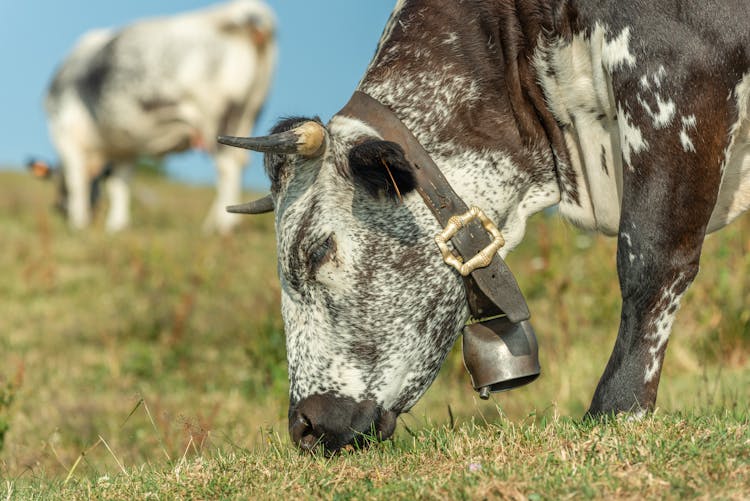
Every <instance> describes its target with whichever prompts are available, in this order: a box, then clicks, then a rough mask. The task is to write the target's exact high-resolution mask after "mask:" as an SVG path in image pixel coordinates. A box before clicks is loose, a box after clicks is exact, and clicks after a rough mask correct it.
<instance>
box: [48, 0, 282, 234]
mask: <svg viewBox="0 0 750 501" xmlns="http://www.w3.org/2000/svg"><path fill="white" fill-rule="evenodd" d="M274 30H275V19H274V15H273V13H272V12H271V10H270V9H269V8H268V7H267V6H266V5H265V4H263V3H262V2H260V1H258V0H235V1H233V2H229V3H225V4H221V5H217V6H213V7H209V8H205V9H201V10H197V11H192V12H187V13H184V14H180V15H176V16H172V17H163V18H154V19H147V20H142V21H139V22H136V23H133V24H131V25H129V26H126V27H125V28H123V29H121V30H94V31H91V32H89V33H86V34H85V35H83V36H82V37H81V39H80V40H79V41H78V43H77V44H76V46H75V47H74V49H73V50H72V52H71V54H70V55H69V56H68V58H67V59H66V60H65V61H64V62H63V63H62V65H61V66H60V68H59V69H58V71H57V73H56V74H55V76H54V78H53V80H52V83H51V85H50V88H49V90H48V94H47V98H46V103H45V108H46V111H47V114H48V116H49V128H50V134H51V136H52V140H53V142H54V145H55V148H56V149H57V152H58V154H59V155H60V161H61V164H62V176H63V178H62V180H61V195H62V196H63V198H64V200H62V208H63V210H64V211H65V212H66V213H67V215H68V217H69V221H70V224H71V226H73V227H74V228H83V227H85V226H87V225H88V224H89V223H90V220H91V202H92V201H93V200H94V199H95V197H92V195H93V193H92V189H94V190H96V189H98V188H97V187H96V186H95V184H98V182H99V180H101V179H102V176H101V174H102V173H103V172H105V168H106V169H107V170H109V167H108V166H110V165H111V174H110V175H108V176H107V181H106V185H107V191H108V194H109V199H110V209H109V213H108V215H107V220H106V227H107V229H108V230H109V231H117V230H120V229H122V228H124V227H126V226H127V225H128V224H129V222H130V207H129V204H130V191H129V178H130V177H131V173H132V169H133V164H134V162H135V161H136V160H137V158H138V157H139V156H143V155H148V156H154V157H162V156H163V155H166V154H169V153H172V152H179V151H184V150H187V149H190V148H199V149H203V150H205V151H206V152H207V153H208V154H210V155H211V156H212V157H213V159H214V161H215V164H216V169H217V172H218V180H217V196H216V200H215V201H214V203H213V205H212V207H211V209H210V211H209V213H208V216H207V218H206V221H205V228H206V229H207V230H217V231H219V232H222V233H224V232H227V231H229V230H230V229H231V228H232V226H233V225H234V224H235V223H236V222H237V220H236V216H235V215H231V214H227V213H226V212H225V211H224V207H225V206H226V205H228V204H232V203H235V202H237V201H238V200H239V197H240V194H241V179H242V168H243V166H244V165H245V164H246V162H247V155H246V153H245V152H242V151H240V150H237V149H234V148H227V147H224V146H220V145H218V144H217V143H216V140H215V138H216V136H217V135H219V134H239V133H246V132H248V131H249V130H250V129H251V128H252V126H253V123H254V122H255V118H256V116H257V114H258V112H259V110H260V108H261V106H262V103H263V101H264V100H265V97H266V95H267V92H268V88H269V84H270V80H271V76H272V73H273V68H274V65H275V59H276V46H275V41H274Z"/></svg>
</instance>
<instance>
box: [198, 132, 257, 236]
mask: <svg viewBox="0 0 750 501" xmlns="http://www.w3.org/2000/svg"><path fill="white" fill-rule="evenodd" d="M214 161H215V163H216V173H217V180H216V199H215V200H214V202H213V204H212V205H211V208H210V209H209V212H208V215H207V216H206V220H205V222H204V224H203V229H204V230H205V231H208V232H213V231H218V232H219V233H222V234H226V233H229V232H230V231H231V230H232V228H234V227H235V226H236V225H237V223H239V222H240V219H241V218H240V216H238V215H237V214H230V213H228V212H227V211H226V206H227V205H233V204H237V203H240V201H241V196H242V170H243V167H244V164H245V162H246V161H247V153H246V152H245V151H244V150H240V149H238V148H228V147H226V146H219V147H218V149H217V150H216V153H215V154H214Z"/></svg>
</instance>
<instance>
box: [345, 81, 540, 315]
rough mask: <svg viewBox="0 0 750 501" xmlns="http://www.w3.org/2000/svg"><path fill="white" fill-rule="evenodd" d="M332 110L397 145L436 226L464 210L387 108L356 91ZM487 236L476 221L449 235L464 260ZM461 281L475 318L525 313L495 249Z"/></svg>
mask: <svg viewBox="0 0 750 501" xmlns="http://www.w3.org/2000/svg"><path fill="white" fill-rule="evenodd" d="M338 114H339V115H344V116H348V117H351V118H355V119H359V120H361V121H363V122H365V123H366V124H368V125H369V126H371V127H372V128H374V129H375V130H376V131H377V132H378V133H379V134H380V135H381V137H382V138H383V139H384V140H386V141H392V142H394V143H397V144H399V145H400V146H401V147H402V148H403V150H404V153H405V155H406V158H407V160H408V161H409V162H410V163H411V164H412V165H413V167H414V173H415V177H416V180H417V192H418V193H419V194H420V195H421V196H422V199H423V200H424V202H425V203H426V204H427V206H428V207H429V208H430V211H432V214H433V215H434V216H435V219H437V220H438V222H439V223H440V225H441V226H442V227H444V228H445V227H446V225H448V223H449V220H450V218H451V217H453V216H455V215H460V214H464V213H466V212H467V211H468V210H469V207H467V205H466V203H465V202H464V201H463V200H462V199H461V197H459V196H458V195H457V194H456V192H455V191H453V188H452V187H451V185H450V183H448V180H447V179H445V176H443V173H442V172H440V169H438V167H437V165H436V164H435V162H434V161H433V160H432V158H430V155H429V154H428V153H427V151H425V149H424V148H423V147H422V145H421V144H420V143H419V141H418V140H417V138H416V137H414V135H413V134H412V133H411V131H410V130H409V129H408V128H407V127H406V126H405V125H404V124H403V123H402V122H401V120H399V118H398V117H397V116H396V115H395V114H394V113H393V112H392V111H391V110H390V109H389V108H387V107H386V106H384V105H383V104H381V103H380V102H379V101H377V100H376V99H374V98H372V97H370V96H369V95H367V94H365V93H363V92H360V91H356V92H354V95H353V96H352V98H351V99H350V100H349V102H348V103H347V104H346V106H344V108H343V109H342V110H341V111H339V113H338ZM491 241H492V238H490V236H489V234H488V233H487V232H486V231H485V229H484V227H483V226H482V224H480V223H479V222H478V221H477V220H473V221H471V222H470V223H468V224H467V225H466V226H465V227H464V228H462V229H460V230H459V231H458V233H457V234H456V235H455V236H454V237H453V238H452V239H451V242H452V243H453V247H454V248H455V250H456V251H457V252H458V254H459V255H460V256H461V258H462V259H463V260H464V262H466V261H468V260H469V259H470V258H472V257H473V256H475V255H476V254H477V253H479V252H481V251H482V250H483V249H485V248H486V247H487V246H488V245H489V244H490V243H491ZM464 285H465V287H466V297H467V299H468V302H469V309H470V311H471V315H472V317H473V318H474V319H476V320H480V319H486V318H489V317H493V316H498V315H501V314H505V315H507V317H508V319H509V320H510V321H511V322H513V323H518V322H521V321H523V320H527V319H528V318H529V316H530V314H529V308H528V306H527V305H526V300H525V299H524V297H523V294H522V293H521V290H520V288H519V287H518V283H517V282H516V279H515V277H514V276H513V273H512V272H511V271H510V269H509V268H508V266H507V265H506V264H505V261H504V260H503V259H502V258H501V257H500V256H499V255H498V254H497V253H494V255H493V258H492V261H491V262H490V264H489V265H488V266H485V267H481V268H477V269H475V270H474V271H472V272H471V274H470V275H468V276H466V277H464Z"/></svg>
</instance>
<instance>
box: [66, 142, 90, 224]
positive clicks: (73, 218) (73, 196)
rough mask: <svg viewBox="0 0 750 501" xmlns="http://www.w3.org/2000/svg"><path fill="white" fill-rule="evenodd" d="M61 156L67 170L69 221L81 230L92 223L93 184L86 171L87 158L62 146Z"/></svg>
mask: <svg viewBox="0 0 750 501" xmlns="http://www.w3.org/2000/svg"><path fill="white" fill-rule="evenodd" d="M60 158H61V161H62V165H63V168H64V170H65V188H66V190H67V207H66V209H67V216H68V222H69V224H70V226H71V227H72V228H74V229H77V230H80V229H82V228H85V227H87V226H88V225H89V224H90V223H91V208H90V206H89V201H90V196H91V191H90V190H91V186H90V179H89V175H88V172H86V159H85V157H84V155H83V154H81V153H80V152H79V151H73V148H67V149H62V148H61V149H60Z"/></svg>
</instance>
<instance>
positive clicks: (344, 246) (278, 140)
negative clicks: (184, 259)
mask: <svg viewBox="0 0 750 501" xmlns="http://www.w3.org/2000/svg"><path fill="white" fill-rule="evenodd" d="M220 141H221V142H224V143H225V144H233V145H235V146H241V147H245V148H251V149H256V150H260V151H266V157H265V166H266V170H267V173H268V175H269V177H270V179H271V183H272V188H271V190H272V194H271V198H269V199H266V200H265V201H260V202H254V203H251V204H247V205H246V206H244V207H242V206H239V207H235V208H234V210H239V211H245V212H260V211H264V210H274V211H275V217H276V235H277V246H278V269H279V278H280V281H281V290H282V316H283V318H284V325H285V332H286V346H287V359H288V363H289V378H290V404H289V426H290V433H291V435H292V438H293V439H294V440H295V442H297V443H298V444H299V445H300V446H301V447H303V448H312V447H313V446H315V444H316V443H318V442H322V443H323V445H324V446H325V447H326V449H328V450H335V449H338V448H340V447H342V446H344V445H345V444H348V443H352V442H356V441H359V439H360V438H362V436H363V435H372V434H375V435H377V436H379V438H384V437H387V436H389V435H390V434H391V433H392V432H393V430H394V428H395V421H396V417H397V416H398V414H399V413H401V412H404V411H406V410H408V409H409V408H411V407H412V406H413V405H414V404H415V403H416V401H417V400H418V399H419V398H420V396H421V395H422V394H423V393H424V392H425V390H426V389H427V388H428V387H429V385H430V384H431V383H432V381H433V380H434V378H435V376H436V375H437V373H438V370H439V369H440V366H441V364H442V362H443V360H444V359H445V357H446V355H447V353H448V351H449V349H450V347H451V345H452V344H453V342H454V341H455V339H456V337H457V335H458V333H459V331H460V329H461V327H462V326H463V324H464V322H465V320H466V318H467V315H468V309H467V306H466V299H465V292H464V287H463V283H462V281H461V279H460V277H459V276H458V275H457V274H456V273H455V272H454V271H453V270H452V269H451V268H450V267H448V266H446V265H445V264H444V263H443V261H442V259H441V257H440V253H439V251H438V249H437V247H436V245H435V242H434V240H433V238H434V235H435V234H436V233H437V232H438V231H439V230H440V227H439V225H438V223H437V221H435V220H434V218H433V216H432V214H431V213H430V212H429V209H428V208H427V206H426V205H425V204H424V202H423V201H422V199H421V197H420V196H419V195H418V194H417V193H416V192H415V191H414V188H415V180H414V176H413V173H412V170H411V169H412V167H411V165H409V163H408V162H407V161H406V159H405V158H404V155H403V150H402V149H401V147H400V146H399V145H397V144H395V143H391V142H387V141H382V140H381V139H380V138H379V136H378V135H377V133H376V132H375V131H374V130H372V129H371V128H369V127H368V126H366V125H365V124H363V123H362V122H360V121H357V120H353V119H350V118H347V117H343V116H336V117H334V118H333V119H332V120H331V122H330V123H329V125H328V127H323V125H321V124H320V122H319V121H318V120H309V119H304V118H291V119H287V120H283V121H282V122H280V123H279V124H278V125H277V126H276V127H275V128H274V130H273V131H272V135H271V136H268V137H265V138H254V139H239V138H221V139H220ZM271 201H272V202H273V205H271V203H270V202H271Z"/></svg>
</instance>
